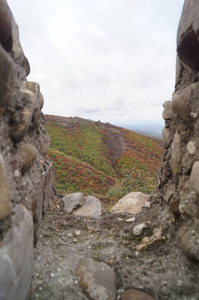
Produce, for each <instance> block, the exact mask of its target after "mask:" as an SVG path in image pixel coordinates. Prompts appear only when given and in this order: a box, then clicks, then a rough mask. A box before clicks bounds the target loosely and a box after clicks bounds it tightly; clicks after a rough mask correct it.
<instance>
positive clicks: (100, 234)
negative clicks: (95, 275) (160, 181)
mask: <svg viewBox="0 0 199 300" xmlns="http://www.w3.org/2000/svg"><path fill="white" fill-rule="evenodd" d="M161 210H162V208H161V207H160V206H159V205H158V204H152V205H151V207H150V208H144V210H143V212H142V213H140V214H139V215H137V216H135V221H133V222H132V220H129V219H130V218H131V219H132V215H129V214H111V213H104V214H103V215H102V216H101V217H99V218H98V219H96V218H90V217H83V216H75V215H72V214H66V213H65V212H64V209H63V201H62V199H61V198H57V199H56V200H54V202H53V203H51V205H50V208H49V210H48V211H47V213H46V215H45V216H44V218H43V219H42V221H41V224H40V229H39V235H38V242H37V245H36V248H35V253H34V276H33V280H32V285H31V289H30V293H29V296H28V299H29V300H30V299H31V300H32V299H35V300H36V299H37V300H42V299H53V300H54V299H68V300H70V299H71V300H86V299H94V300H95V299H102V300H104V299H110V298H103V297H101V298H100V296H99V297H98V296H95V295H94V296H92V289H96V287H95V286H94V285H93V282H92V278H90V281H91V282H90V283H89V282H88V283H87V286H85V285H84V286H83V285H81V284H80V283H79V277H78V276H77V269H78V266H79V265H80V262H82V260H85V259H86V258H92V259H93V260H94V261H98V262H104V263H106V264H107V265H108V266H110V267H111V269H112V270H113V271H114V273H115V275H116V293H117V295H116V299H127V300H128V299H145V300H147V299H158V300H160V299H169V300H178V299H179V300H183V299H184V300H187V299H190V300H191V299H192V300H197V299H199V286H198V282H199V265H198V264H197V263H193V262H191V261H190V260H188V259H187V258H186V256H184V255H183V253H182V252H181V250H180V249H179V248H178V247H177V245H176V243H175V242H174V241H173V242H170V241H169V240H171V241H172V230H173V229H171V228H173V226H170V225H171V224H170V223H169V222H168V223H167V225H166V226H165V227H164V228H162V233H161V239H157V240H156V241H154V242H152V243H151V245H148V246H147V247H146V248H143V249H142V250H140V251H138V249H139V245H140V244H141V240H142V239H143V238H144V237H151V236H153V230H154V229H155V228H156V229H158V227H159V228H160V227H161V219H162V216H165V217H167V216H166V214H167V212H164V211H161ZM143 222H145V224H146V227H145V228H144V229H143V232H142V233H141V234H140V235H135V234H134V233H133V232H134V230H133V229H134V227H135V226H136V225H137V224H140V223H143ZM173 222H174V219H173ZM164 223H165V222H164ZM154 226H155V227H154ZM190 271H191V272H190ZM110 280H111V279H110ZM89 285H90V289H91V292H90V293H88V286H89ZM92 285H93V286H92ZM113 285H114V284H113ZM111 288H113V290H114V287H111ZM133 288H135V289H138V290H143V291H144V292H145V293H147V294H149V295H151V296H152V297H153V298H152V297H150V296H147V295H145V296H143V294H142V298H141V296H137V297H136V296H129V297H128V295H127V294H126V296H125V294H124V291H125V290H128V289H133ZM132 295H133V294H132ZM133 297H134V298H133ZM147 297H148V298H147ZM112 299H114V298H112Z"/></svg>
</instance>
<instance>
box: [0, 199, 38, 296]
mask: <svg viewBox="0 0 199 300" xmlns="http://www.w3.org/2000/svg"><path fill="white" fill-rule="evenodd" d="M32 270H33V221H32V216H31V214H30V213H29V212H28V210H27V209H26V208H25V207H24V206H22V205H20V204H19V205H17V206H16V207H15V210H14V215H13V216H12V226H11V229H9V231H8V232H7V233H6V234H5V236H4V239H3V240H2V241H1V244H0V299H1V300H8V299H9V300H24V299H25V298H26V295H27V293H28V291H29V287H30V283H31V279H32Z"/></svg>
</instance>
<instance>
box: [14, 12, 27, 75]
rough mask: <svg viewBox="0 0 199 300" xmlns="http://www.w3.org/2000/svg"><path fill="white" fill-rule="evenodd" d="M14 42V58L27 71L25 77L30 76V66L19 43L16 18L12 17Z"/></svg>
mask: <svg viewBox="0 0 199 300" xmlns="http://www.w3.org/2000/svg"><path fill="white" fill-rule="evenodd" d="M12 40H13V45H12V53H13V56H14V59H15V60H16V61H17V62H18V63H20V65H21V66H22V68H23V69H24V71H25V75H26V76H28V75H29V73H30V65H29V62H28V60H27V58H26V57H25V55H24V52H23V49H22V47H21V43H20V41H19V29H18V25H17V24H16V22H15V20H14V17H13V16H12Z"/></svg>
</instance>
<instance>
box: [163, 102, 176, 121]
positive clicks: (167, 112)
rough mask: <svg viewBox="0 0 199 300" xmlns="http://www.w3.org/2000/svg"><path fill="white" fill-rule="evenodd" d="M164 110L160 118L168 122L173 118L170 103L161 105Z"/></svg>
mask: <svg viewBox="0 0 199 300" xmlns="http://www.w3.org/2000/svg"><path fill="white" fill-rule="evenodd" d="M163 107H164V110H163V112H162V117H163V119H164V120H170V119H172V118H173V116H174V114H173V111H172V109H171V101H165V102H164V104H163Z"/></svg>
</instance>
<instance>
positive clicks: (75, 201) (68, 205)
mask: <svg viewBox="0 0 199 300" xmlns="http://www.w3.org/2000/svg"><path fill="white" fill-rule="evenodd" d="M63 201H64V211H65V212H66V213H68V214H70V213H72V212H73V211H74V210H76V209H78V208H80V207H81V206H82V205H83V204H84V201H85V197H84V195H83V194H82V193H72V194H69V195H66V196H65V197H63Z"/></svg>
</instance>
